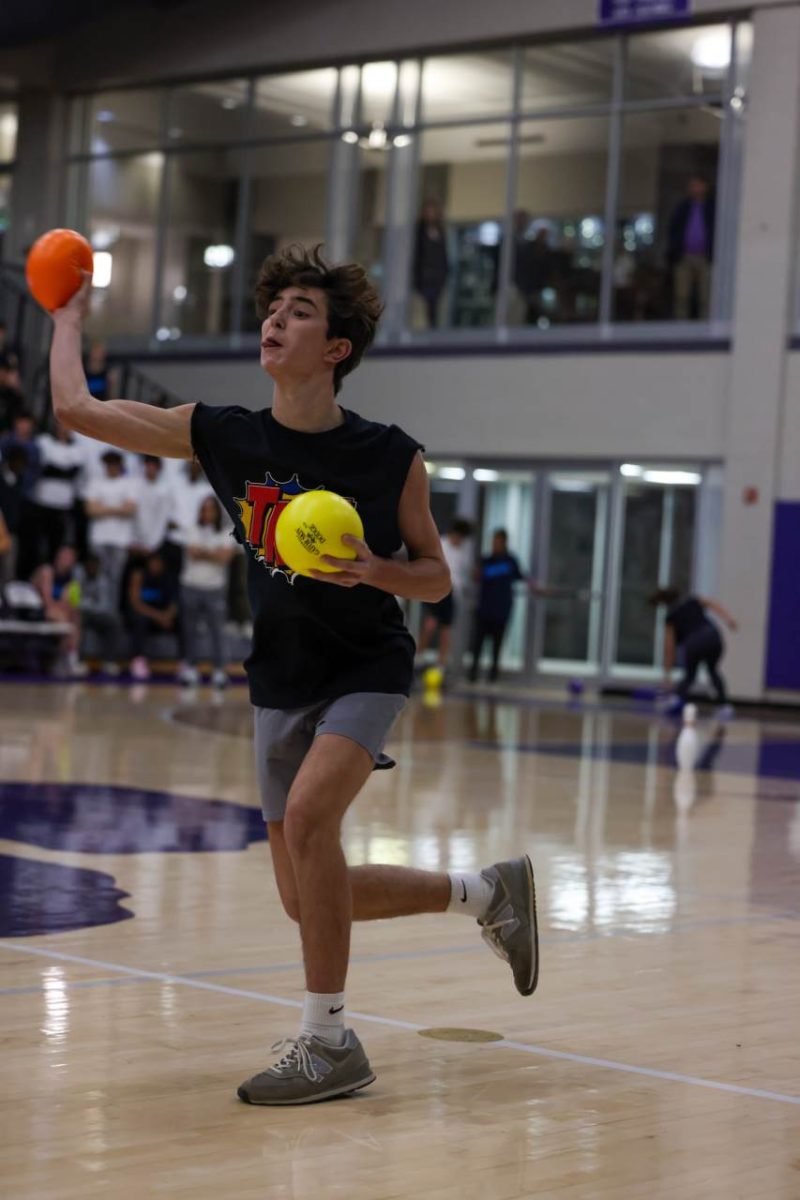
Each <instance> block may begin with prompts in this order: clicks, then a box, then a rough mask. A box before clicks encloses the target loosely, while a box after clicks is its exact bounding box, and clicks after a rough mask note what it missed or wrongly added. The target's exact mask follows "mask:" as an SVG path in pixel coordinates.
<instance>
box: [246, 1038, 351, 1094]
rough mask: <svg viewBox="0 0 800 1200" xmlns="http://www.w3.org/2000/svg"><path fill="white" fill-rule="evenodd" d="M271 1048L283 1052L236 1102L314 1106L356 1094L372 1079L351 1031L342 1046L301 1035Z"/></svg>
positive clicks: (253, 1079)
mask: <svg viewBox="0 0 800 1200" xmlns="http://www.w3.org/2000/svg"><path fill="white" fill-rule="evenodd" d="M272 1049H273V1050H276V1051H277V1050H285V1051H286V1053H285V1054H284V1056H283V1058H281V1059H279V1060H278V1062H276V1063H275V1064H274V1065H273V1066H271V1067H268V1068H267V1070H266V1071H261V1072H260V1073H259V1074H258V1075H254V1076H253V1077H252V1079H246V1080H245V1082H244V1083H243V1084H242V1085H241V1086H240V1088H239V1091H238V1095H239V1099H240V1100H244V1102H245V1103H246V1104H313V1103H314V1101H315V1100H330V1099H331V1098H332V1097H333V1096H345V1095H347V1093H348V1092H355V1091H357V1090H358V1088H362V1087H366V1086H367V1084H368V1083H372V1082H373V1080H374V1079H375V1076H374V1074H373V1072H372V1067H371V1066H370V1065H369V1059H368V1058H367V1056H366V1054H365V1053H364V1047H363V1046H362V1045H361V1042H360V1041H359V1040H358V1038H357V1037H356V1035H355V1034H354V1033H353V1031H352V1029H348V1030H347V1031H346V1037H345V1041H344V1045H343V1046H332V1045H331V1044H330V1042H325V1041H323V1040H322V1038H318V1037H315V1036H314V1035H313V1034H310V1033H301V1034H300V1035H299V1037H296V1038H284V1039H283V1041H281V1042H276V1043H275V1045H274V1046H273V1047H272Z"/></svg>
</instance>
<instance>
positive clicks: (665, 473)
mask: <svg viewBox="0 0 800 1200" xmlns="http://www.w3.org/2000/svg"><path fill="white" fill-rule="evenodd" d="M619 470H620V474H621V475H624V476H625V477H626V478H627V479H641V481H642V482H643V483H661V484H665V485H670V484H675V485H680V484H683V485H684V486H688V487H697V485H698V484H699V483H700V482H701V480H702V476H701V475H700V474H699V472H697V471H679V470H675V471H671V470H669V469H668V468H658V467H655V468H650V467H641V466H639V465H638V463H623V464H622V466H621V467H620V469H619Z"/></svg>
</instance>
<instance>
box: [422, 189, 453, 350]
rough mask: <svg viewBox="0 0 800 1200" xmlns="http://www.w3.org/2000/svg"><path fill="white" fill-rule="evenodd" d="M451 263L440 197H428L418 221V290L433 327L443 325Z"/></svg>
mask: <svg viewBox="0 0 800 1200" xmlns="http://www.w3.org/2000/svg"><path fill="white" fill-rule="evenodd" d="M449 273H450V264H449V261H448V257H447V230H446V228H445V224H444V220H443V219H442V206H441V204H440V203H439V201H438V200H426V201H425V203H424V204H423V206H422V211H421V213H420V217H419V220H418V221H417V227H416V234H415V239H414V270H413V285H414V291H415V292H416V294H417V295H418V296H419V297H420V298H421V299H422V301H423V304H424V306H425V319H426V322H427V326H428V328H429V329H436V328H437V326H438V324H439V305H440V301H441V298H442V293H443V292H444V290H445V287H446V286H447V277H448V275H449Z"/></svg>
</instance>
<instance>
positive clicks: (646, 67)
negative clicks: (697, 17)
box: [625, 25, 731, 100]
mask: <svg viewBox="0 0 800 1200" xmlns="http://www.w3.org/2000/svg"><path fill="white" fill-rule="evenodd" d="M730 61H731V26H730V25H699V26H694V27H692V28H691V29H665V30H659V31H658V32H657V33H636V34H633V35H632V36H631V37H629V38H628V42H627V61H626V69H625V99H626V100H651V99H655V98H661V97H664V96H707V95H710V94H715V93H716V94H720V93H721V92H722V91H723V89H724V86H725V76H726V73H727V70H728V66H729V64H730Z"/></svg>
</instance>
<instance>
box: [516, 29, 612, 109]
mask: <svg viewBox="0 0 800 1200" xmlns="http://www.w3.org/2000/svg"><path fill="white" fill-rule="evenodd" d="M615 45H616V39H614V38H602V39H599V40H597V41H588V40H587V41H583V42H566V43H564V44H563V45H560V44H559V45H549V46H529V47H528V48H527V49H526V50H525V51H524V53H523V59H522V96H521V106H522V109H523V111H530V110H533V109H548V108H563V107H567V106H577V105H581V106H583V105H588V104H603V103H607V102H608V101H609V100H610V99H611V86H612V79H613V74H614V48H615Z"/></svg>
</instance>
